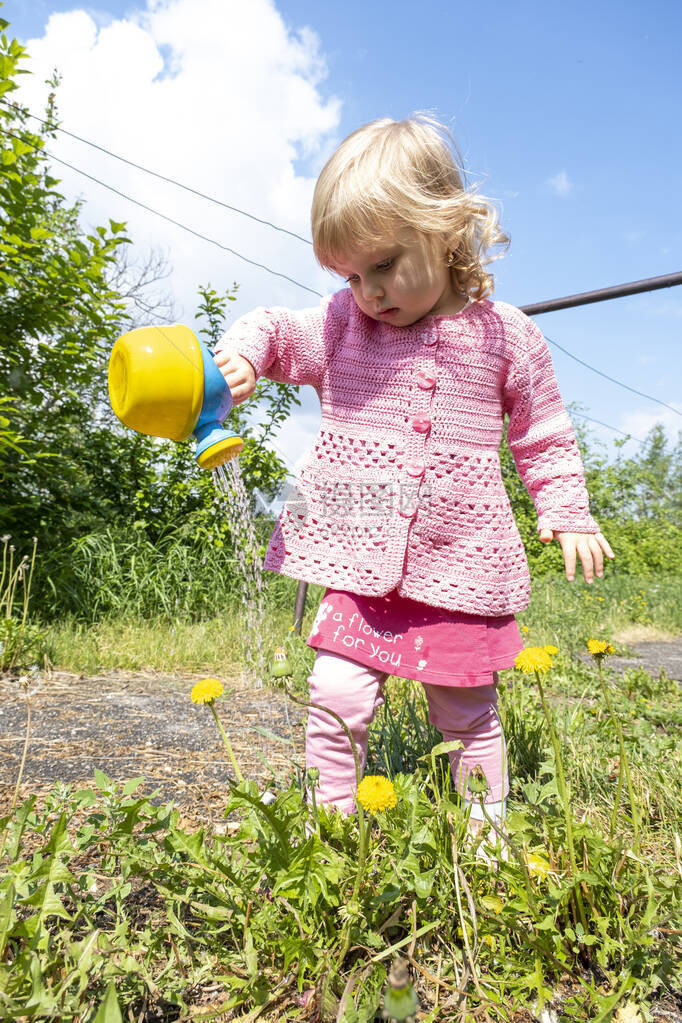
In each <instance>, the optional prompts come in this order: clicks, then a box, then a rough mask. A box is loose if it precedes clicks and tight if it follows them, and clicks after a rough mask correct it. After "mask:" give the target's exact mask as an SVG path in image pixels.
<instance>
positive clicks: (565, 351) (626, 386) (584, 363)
mask: <svg viewBox="0 0 682 1023" xmlns="http://www.w3.org/2000/svg"><path fill="white" fill-rule="evenodd" d="M543 336H544V338H545V341H549V343H550V344H551V345H554V347H555V348H558V349H559V351H560V352H563V353H564V355H568V357H569V359H574V360H575V361H576V362H579V363H580V365H581V366H585V367H586V368H587V369H591V370H592V372H593V373H597V374H598V375H599V376H600V377H604V379H605V380H610V381H611V383H612V384H618V386H619V387H624V388H625V390H626V391H631V392H632V393H633V394H638V395H639V396H640V398H648V399H649V401H655V402H656V404H657V405H662V406H663V408H667V409H670V411H671V412H674V413H675V414H676V415H678V416H682V412H680V410H679V409H676V408H675V407H674V406H673V405H668V404H667V403H666V402H665V401H661V400H660V399H659V398H654V397H653V395H651V394H645V393H644V391H638V390H636V388H634V387H630V385H629V384H624V383H623V381H622V380H616V378H615V377H610V376H609V375H608V373H602V371H601V370H600V369H596V368H595V367H594V366H590V364H589V362H584V361H583V360H582V359H579V358H578V356H577V355H573V353H572V352H569V351H568V349H567V348H564V347H563V346H562V345H560V344H559V342H558V341H552V339H551V337H547V335H546V334H545V335H543Z"/></svg>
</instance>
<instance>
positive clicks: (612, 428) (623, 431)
mask: <svg viewBox="0 0 682 1023" xmlns="http://www.w3.org/2000/svg"><path fill="white" fill-rule="evenodd" d="M568 414H569V416H577V417H578V419H586V420H587V421H588V423H597V424H598V426H605V427H606V429H607V430H613V432H614V433H620V434H622V436H623V437H628V438H629V440H636V441H637V443H638V444H644V441H643V440H640V439H639V437H633V435H632V434H631V433H627V432H626V431H625V430H619V429H618V427H617V426H611V425H610V424H609V423H602V421H601V419H593V418H592V416H586V415H585V414H584V413H583V412H573V411H572V410H570V409H569V411H568Z"/></svg>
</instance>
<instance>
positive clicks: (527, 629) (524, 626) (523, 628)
mask: <svg viewBox="0 0 682 1023" xmlns="http://www.w3.org/2000/svg"><path fill="white" fill-rule="evenodd" d="M521 632H530V629H529V628H528V626H527V625H522V626H521Z"/></svg>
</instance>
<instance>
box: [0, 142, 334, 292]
mask: <svg viewBox="0 0 682 1023" xmlns="http://www.w3.org/2000/svg"><path fill="white" fill-rule="evenodd" d="M0 132H2V134H3V135H8V136H9V137H10V138H13V139H16V140H17V141H18V142H23V144H24V145H27V146H30V148H31V149H35V150H36V152H40V153H44V154H45V155H46V156H49V158H50V159H51V160H56V162H57V163H61V164H62V165H63V166H64V167H68V168H69V170H72V171H75V173H76V174H81V175H82V176H83V177H84V178H88V180H89V181H94V182H95V183H96V184H97V185H101V186H102V188H106V189H108V191H110V192H113V193H114V194H115V195H118V196H120V197H121V198H122V199H127V200H128V202H132V203H133V204H134V205H135V206H139V207H140V208H141V209H143V210H146V211H147V212H148V213H153V214H154V215H155V216H156V217H161V219H162V220H166V221H168V223H169V224H173V225H174V226H175V227H179V228H180V229H181V230H182V231H187V232H188V233H189V234H192V235H194V237H195V238H200V239H201V240H202V241H204V242H209V243H210V244H211V245H216V246H217V247H218V248H219V249H222V250H223V252H229V253H230V255H232V256H236V257H237V259H241V260H243V261H244V262H245V263H249V265H250V266H255V267H258V269H259V270H265V271H266V273H269V274H272V275H273V277H281V278H282V279H283V280H285V281H289V283H290V284H295V285H296V287H297V288H303V290H304V291H309V292H310V294H311V295H317V297H318V298H323V297H324V296H323V295H322V292H320V291H316V290H315V289H314V288H309V287H308V285H307V284H301V282H300V281H297V280H295V279H294V278H293V277H289V276H288V274H283V273H280V272H279V270H273V269H271V267H269V266H266V265H265V263H258V262H256V260H254V259H249V257H248V256H243V255H242V254H241V252H237V251H236V249H231V248H229V247H228V246H227V245H223V244H222V243H221V242H219V241H216V239H215V238H209V237H208V235H205V234H201V233H200V232H199V231H195V230H194V228H192V227H188V226H187V225H186V224H182V223H180V221H179V220H174V219H173V217H169V216H167V215H166V214H165V213H161V212H160V211H159V210H155V209H153V207H151V206H147V204H146V203H143V202H140V200H139V199H133V197H132V196H131V195H127V194H126V193H125V192H121V191H120V190H119V189H118V188H114V186H113V185H108V184H107V183H106V181H100V179H99V178H96V177H94V176H93V175H92V174H88V173H87V172H86V171H84V170H81V169H80V168H79V167H74V165H73V164H71V163H67V161H66V160H62V159H60V157H58V156H55V155H54V154H53V153H51V152H50V151H49V150H48V149H45V148H44V146H36V145H34V144H33V143H30V142H27V141H26V139H22V138H21V137H20V136H19V135H15V134H14V132H12V131H7V129H6V128H0Z"/></svg>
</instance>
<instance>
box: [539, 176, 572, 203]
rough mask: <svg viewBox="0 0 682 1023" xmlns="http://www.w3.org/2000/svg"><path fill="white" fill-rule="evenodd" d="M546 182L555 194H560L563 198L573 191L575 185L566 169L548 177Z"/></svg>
mask: <svg viewBox="0 0 682 1023" xmlns="http://www.w3.org/2000/svg"><path fill="white" fill-rule="evenodd" d="M545 184H546V185H547V187H548V188H549V189H550V190H551V191H552V192H554V194H555V195H560V196H561V197H562V198H565V197H566V196H567V195H568V194H569V192H572V191H573V187H574V186H573V182H572V181H571V180H570V178H569V176H568V174H567V173H566V171H564V170H562V171H559V173H558V174H553V175H552V176H551V177H549V178H547V180H546V182H545Z"/></svg>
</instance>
